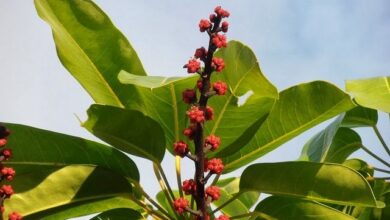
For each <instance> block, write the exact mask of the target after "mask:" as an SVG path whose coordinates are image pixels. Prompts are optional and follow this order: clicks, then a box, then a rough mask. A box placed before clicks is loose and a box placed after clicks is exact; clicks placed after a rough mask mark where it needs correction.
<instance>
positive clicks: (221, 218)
mask: <svg viewBox="0 0 390 220" xmlns="http://www.w3.org/2000/svg"><path fill="white" fill-rule="evenodd" d="M215 220H230V218H229V217H228V216H226V215H220V216H218V218H215Z"/></svg>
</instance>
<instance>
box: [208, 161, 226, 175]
mask: <svg viewBox="0 0 390 220" xmlns="http://www.w3.org/2000/svg"><path fill="white" fill-rule="evenodd" d="M223 168H224V166H223V162H222V160H221V159H219V158H213V159H210V160H208V161H207V163H206V168H205V171H208V170H209V171H210V172H211V173H215V174H221V173H222V171H223Z"/></svg>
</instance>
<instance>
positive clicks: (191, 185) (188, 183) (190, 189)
mask: <svg viewBox="0 0 390 220" xmlns="http://www.w3.org/2000/svg"><path fill="white" fill-rule="evenodd" d="M183 191H184V193H185V194H186V195H190V194H194V193H195V192H196V183H195V181H194V180H193V179H189V180H184V182H183Z"/></svg>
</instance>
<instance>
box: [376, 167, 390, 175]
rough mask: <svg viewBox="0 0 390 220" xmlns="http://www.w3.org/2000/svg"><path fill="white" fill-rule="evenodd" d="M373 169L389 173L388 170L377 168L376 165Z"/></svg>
mask: <svg viewBox="0 0 390 220" xmlns="http://www.w3.org/2000/svg"><path fill="white" fill-rule="evenodd" d="M374 170H376V171H379V172H382V173H389V174H390V170H384V169H381V168H377V167H374Z"/></svg>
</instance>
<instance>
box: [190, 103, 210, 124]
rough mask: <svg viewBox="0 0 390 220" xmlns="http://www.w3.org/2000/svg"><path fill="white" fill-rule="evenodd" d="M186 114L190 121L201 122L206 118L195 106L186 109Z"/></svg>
mask: <svg viewBox="0 0 390 220" xmlns="http://www.w3.org/2000/svg"><path fill="white" fill-rule="evenodd" d="M187 115H188V118H190V121H191V122H192V123H202V122H204V121H205V119H206V117H205V114H204V112H203V111H202V110H201V109H200V108H199V107H197V106H192V107H191V109H190V110H188V111H187Z"/></svg>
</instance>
